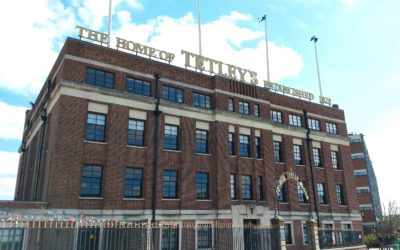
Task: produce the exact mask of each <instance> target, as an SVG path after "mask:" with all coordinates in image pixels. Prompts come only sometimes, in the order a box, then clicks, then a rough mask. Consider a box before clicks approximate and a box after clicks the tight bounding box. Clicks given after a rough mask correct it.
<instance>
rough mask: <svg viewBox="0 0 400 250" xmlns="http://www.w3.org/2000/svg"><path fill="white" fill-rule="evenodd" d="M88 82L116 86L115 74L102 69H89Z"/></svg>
mask: <svg viewBox="0 0 400 250" xmlns="http://www.w3.org/2000/svg"><path fill="white" fill-rule="evenodd" d="M86 83H87V84H90V85H94V86H98V87H104V88H109V89H113V88H114V74H112V73H108V72H104V71H102V70H96V69H90V68H89V69H87V71H86Z"/></svg>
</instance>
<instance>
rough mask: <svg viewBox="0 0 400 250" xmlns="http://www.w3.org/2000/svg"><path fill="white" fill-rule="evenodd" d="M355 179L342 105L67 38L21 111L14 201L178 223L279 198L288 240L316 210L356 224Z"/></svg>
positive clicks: (253, 217) (267, 210) (256, 218)
mask: <svg viewBox="0 0 400 250" xmlns="http://www.w3.org/2000/svg"><path fill="white" fill-rule="evenodd" d="M157 93H159V95H157ZM157 97H159V98H157ZM287 171H293V172H294V173H295V175H296V176H298V177H299V181H300V182H301V183H302V184H303V185H304V187H305V189H306V191H307V193H308V196H309V201H307V199H306V195H305V194H304V190H303V189H301V188H300V187H299V184H298V183H296V182H293V181H287V182H285V184H284V185H283V186H282V189H281V192H280V194H279V195H278V196H277V195H275V190H276V183H277V179H278V178H279V177H280V175H281V174H282V173H284V172H287ZM355 190H356V186H355V182H354V172H353V167H352V163H351V152H350V145H349V141H348V138H347V129H346V122H345V117H344V112H343V110H340V109H339V108H338V107H337V106H334V107H328V106H324V105H320V104H316V103H312V102H309V101H305V100H300V99H297V98H293V97H289V96H285V95H282V94H278V93H273V92H271V91H269V90H268V89H266V88H262V87H260V86H254V85H250V84H247V83H244V82H239V81H235V80H231V79H228V78H225V77H222V76H218V75H214V76H210V75H207V74H202V73H200V72H195V71H190V70H186V69H184V68H180V67H176V66H172V65H169V64H166V63H162V62H159V61H156V60H150V59H147V58H143V57H140V56H136V55H134V54H131V53H126V52H121V51H117V50H114V49H109V48H106V47H103V46H100V45H95V44H92V43H88V42H84V41H80V40H75V39H72V38H68V39H67V41H66V43H65V45H64V47H63V49H62V51H61V52H60V55H59V57H58V59H57V61H56V63H55V65H54V66H53V68H52V70H51V72H50V74H49V77H48V81H47V83H46V84H45V85H44V86H43V89H42V91H41V92H40V94H39V96H38V98H37V100H36V102H35V104H34V106H33V107H32V109H31V110H30V111H28V112H27V113H26V121H25V130H24V135H23V144H22V146H21V157H20V164H19V172H18V180H17V187H16V192H15V200H16V201H38V202H43V204H45V207H46V208H47V209H61V210H63V211H64V213H65V214H88V215H93V216H98V217H99V218H101V217H110V216H111V217H114V218H128V217H129V218H134V219H136V220H146V221H150V220H154V221H157V222H160V223H162V224H164V225H165V224H168V223H177V224H178V225H179V226H180V227H181V228H183V227H185V225H189V224H190V225H200V224H201V225H203V226H204V225H206V226H214V227H217V226H218V225H219V224H221V225H222V224H224V225H231V226H233V227H242V226H243V225H246V224H249V223H251V224H253V225H257V226H259V227H269V226H270V219H271V218H272V217H273V216H274V214H275V210H278V211H279V215H280V216H281V217H283V218H284V220H285V232H286V243H287V245H288V249H307V248H309V233H308V231H307V230H308V229H307V227H306V226H305V223H306V221H308V220H309V219H310V217H311V216H312V217H313V218H314V219H318V221H319V224H320V227H321V228H325V229H346V230H348V229H352V230H361V227H362V225H361V216H360V213H359V210H358V209H359V206H358V202H357V197H358V196H357V194H356V191H355ZM211 233H212V232H211V231H205V233H204V234H205V235H206V237H212V236H211V235H208V234H211ZM177 237H180V236H177ZM182 237H183V235H182ZM180 241H182V238H180ZM177 242H179V240H178V241H177ZM182 244H183V243H182ZM205 244H208V243H205Z"/></svg>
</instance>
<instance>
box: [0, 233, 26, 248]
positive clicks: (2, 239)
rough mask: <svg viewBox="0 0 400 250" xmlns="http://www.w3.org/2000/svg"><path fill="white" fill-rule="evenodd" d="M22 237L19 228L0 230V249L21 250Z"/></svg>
mask: <svg viewBox="0 0 400 250" xmlns="http://www.w3.org/2000/svg"><path fill="white" fill-rule="evenodd" d="M23 235H24V230H23V229H21V228H1V229H0V249H16V250H19V249H22V241H23Z"/></svg>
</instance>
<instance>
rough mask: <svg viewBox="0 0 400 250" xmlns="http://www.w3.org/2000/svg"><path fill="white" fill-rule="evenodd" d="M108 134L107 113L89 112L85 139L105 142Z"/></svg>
mask: <svg viewBox="0 0 400 250" xmlns="http://www.w3.org/2000/svg"><path fill="white" fill-rule="evenodd" d="M105 135H106V115H103V114H97V113H88V118H87V123H86V134H85V139H86V140H88V141H99V142H104V141H105Z"/></svg>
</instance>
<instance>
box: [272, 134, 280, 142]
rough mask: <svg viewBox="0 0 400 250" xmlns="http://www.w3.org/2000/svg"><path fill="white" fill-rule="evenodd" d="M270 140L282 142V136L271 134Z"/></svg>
mask: <svg viewBox="0 0 400 250" xmlns="http://www.w3.org/2000/svg"><path fill="white" fill-rule="evenodd" d="M272 140H273V141H278V142H282V136H281V135H272Z"/></svg>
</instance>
